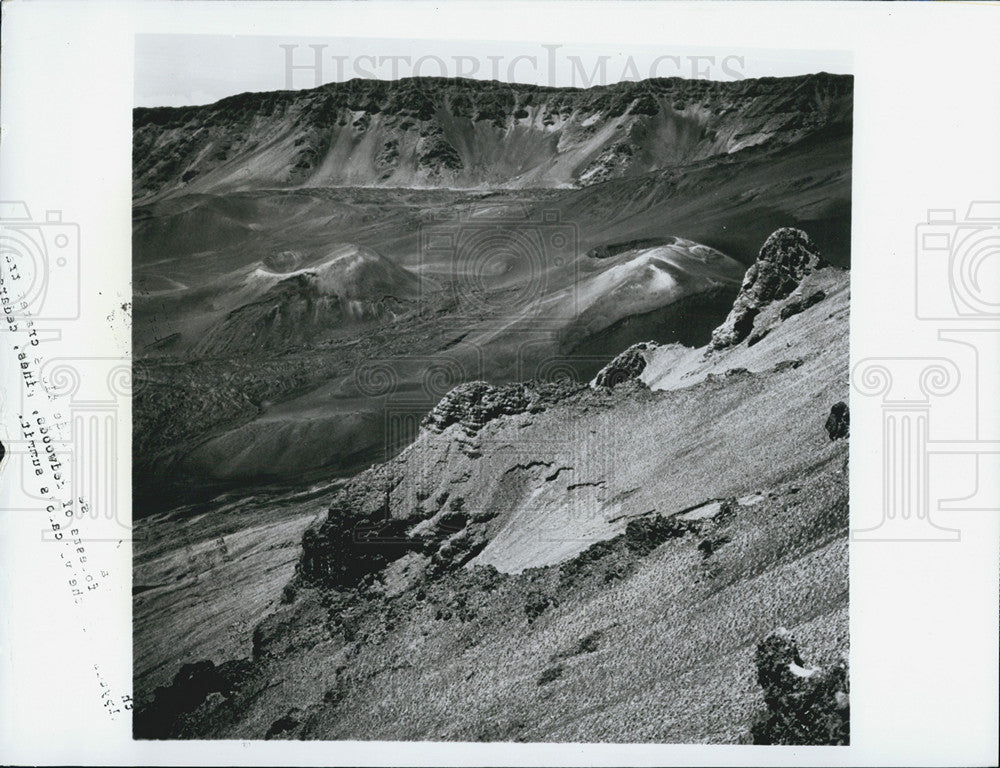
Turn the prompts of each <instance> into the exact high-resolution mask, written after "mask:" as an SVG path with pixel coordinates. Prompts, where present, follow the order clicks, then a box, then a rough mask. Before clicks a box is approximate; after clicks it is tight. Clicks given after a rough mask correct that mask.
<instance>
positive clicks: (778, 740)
mask: <svg viewBox="0 0 1000 768" xmlns="http://www.w3.org/2000/svg"><path fill="white" fill-rule="evenodd" d="M755 662H756V665H757V682H758V684H759V685H760V687H761V688H762V689H763V691H764V703H765V704H766V705H767V713H766V715H763V716H761V717H760V718H759V719H758V720H757V722H756V723H754V725H753V728H752V729H751V735H752V737H753V743H754V744H812V745H842V744H849V743H850V686H849V682H848V674H847V661H846V660H841V661H840V662H838V663H837V664H835V665H833V666H831V667H829V668H828V669H818V668H815V667H806V666H805V663H804V662H803V661H802V657H801V656H800V655H799V647H798V644H797V643H796V641H795V637H794V636H793V635H792V633H791V632H789V631H788V630H787V629H784V628H779V629H777V630H775V631H774V632H772V633H771V634H770V635H769V636H768V637H767V638H766V639H765V640H764V642H762V643H761V644H760V645H758V646H757V654H756V658H755Z"/></svg>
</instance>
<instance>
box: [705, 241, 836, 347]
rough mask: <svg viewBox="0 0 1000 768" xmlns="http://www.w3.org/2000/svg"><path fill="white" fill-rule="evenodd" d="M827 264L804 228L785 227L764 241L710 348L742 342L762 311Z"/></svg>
mask: <svg viewBox="0 0 1000 768" xmlns="http://www.w3.org/2000/svg"><path fill="white" fill-rule="evenodd" d="M824 266H826V262H825V261H824V260H823V258H822V257H821V256H820V254H819V251H818V250H817V248H816V245H815V244H814V243H813V241H812V240H811V239H810V238H809V235H807V234H806V233H805V232H803V231H802V230H801V229H794V228H792V227H782V228H781V229H779V230H777V231H775V232H774V233H773V234H772V235H771V236H770V237H768V238H767V240H766V241H764V245H763V246H762V247H761V249H760V254H759V255H758V256H757V261H755V262H754V263H753V264H751V265H750V268H749V269H748V270H747V272H746V275H745V276H744V278H743V285H742V286H741V287H740V292H739V295H737V297H736V301H735V302H733V308H732V310H731V311H730V313H729V316H728V317H727V318H726V320H725V322H723V324H722V325H720V326H719V327H718V328H716V329H715V331H714V332H713V333H712V341H711V342H710V344H709V348H710V349H713V350H714V349H723V348H724V347H731V346H734V345H736V344H739V343H740V342H741V341H743V340H744V339H745V338H747V337H748V336H749V335H750V333H751V331H752V330H753V324H754V320H755V319H756V317H757V315H759V314H760V312H761V310H762V309H764V307H766V306H767V305H768V304H770V303H772V302H774V301H780V300H781V299H784V298H786V297H787V296H789V295H790V294H791V293H792V291H794V290H795V289H796V288H798V286H799V284H800V283H801V282H802V278H803V277H805V276H806V275H808V274H809V273H811V272H813V271H815V270H817V269H820V268H821V267H824Z"/></svg>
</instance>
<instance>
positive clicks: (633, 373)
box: [594, 341, 658, 389]
mask: <svg viewBox="0 0 1000 768" xmlns="http://www.w3.org/2000/svg"><path fill="white" fill-rule="evenodd" d="M657 346H658V344H657V343H656V342H655V341H641V342H639V343H638V344H633V345H632V346H631V347H629V348H628V349H626V350H625V351H624V352H622V353H620V354H619V355H618V356H617V357H615V359H614V360H612V361H611V362H610V363H608V364H607V365H606V366H604V367H603V368H602V369H601V370H600V371H599V372H598V374H597V377H596V378H595V379H594V385H595V386H598V387H607V388H608V389H612V388H614V387H616V386H618V385H619V384H622V383H624V382H626V381H631V380H632V379H635V378H637V377H638V376H639V374H640V373H642V372H643V371H644V370H645V369H646V364H647V362H648V360H647V359H646V354H645V353H647V352H652V351H653V350H654V349H656V348H657Z"/></svg>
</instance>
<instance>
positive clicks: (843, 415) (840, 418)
mask: <svg viewBox="0 0 1000 768" xmlns="http://www.w3.org/2000/svg"><path fill="white" fill-rule="evenodd" d="M850 430H851V412H850V410H849V409H848V407H847V403H845V402H844V401H840V402H839V403H834V404H833V407H832V408H831V409H830V415H829V416H827V417H826V432H827V434H828V435H830V439H831V440H839V439H841V438H844V437H847V436H848V435H849V434H850Z"/></svg>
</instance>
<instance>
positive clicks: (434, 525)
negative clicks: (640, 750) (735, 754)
mask: <svg viewBox="0 0 1000 768" xmlns="http://www.w3.org/2000/svg"><path fill="white" fill-rule="evenodd" d="M789 244H792V245H795V244H799V245H800V246H802V248H803V249H805V250H804V251H803V250H796V249H795V248H792V247H789ZM663 247H664V246H663V245H657V244H649V243H638V244H636V243H624V244H622V247H621V249H618V248H614V249H609V251H619V252H618V253H617V254H615V253H605V252H602V253H599V254H595V257H594V258H596V257H598V256H601V257H605V258H609V259H611V260H614V259H622V262H621V263H622V264H630V263H633V262H634V263H636V264H638V265H639V266H638V267H637V268H636V269H637V270H638V272H639V273H640V274H645V271H646V270H647V269H652V270H653V277H651V278H650V279H651V280H654V281H663V280H664V277H663V276H662V275H660V274H659V273H658V271H657V270H661V269H665V268H664V266H663V260H664V259H665V258H666V257H665V255H664V252H663V251H662V250H661V249H662V248H663ZM633 251H636V252H638V255H637V254H636V253H632V252H633ZM803 252H808V253H809V254H813V253H815V246H814V245H813V244H812V242H811V241H810V240H809V239H808V238H807V237H806V236H805V235H802V234H799V233H793V232H782V233H776V235H775V236H774V237H773V238H771V239H769V241H768V243H767V244H765V248H764V249H762V251H761V254H760V257H759V260H758V262H755V265H754V267H753V268H752V269H751V271H750V273H748V278H752V279H747V280H744V284H743V287H742V288H741V291H740V294H739V296H738V297H737V298H736V302H735V307H736V309H737V310H740V311H742V310H741V308H746V307H750V306H752V308H753V309H754V310H755V311H754V312H753V317H751V318H750V319H749V320H747V321H745V324H746V325H747V326H748V327H749V333H748V334H746V335H744V336H743V337H742V338H740V339H733V340H732V343H729V344H725V345H716V346H715V348H711V347H709V345H708V344H707V343H706V344H705V345H704V346H700V347H698V348H694V347H689V346H684V345H680V344H674V343H667V344H662V345H661V344H655V343H650V344H643V345H640V346H637V347H635V348H632V349H630V350H626V351H625V352H624V353H623V354H622V355H619V356H617V357H616V358H615V359H614V360H611V361H610V362H609V365H608V366H607V368H606V369H605V370H604V371H602V372H601V373H600V374H599V375H598V376H597V378H596V379H595V381H594V382H592V384H591V385H589V386H588V385H584V384H578V383H573V382H570V381H563V382H561V383H543V382H534V383H532V382H527V383H525V382H514V383H507V384H497V385H492V384H488V383H486V382H468V383H465V384H463V385H461V386H459V387H457V388H455V389H453V390H452V391H451V392H449V393H448V394H447V395H446V396H445V397H444V398H442V400H441V401H440V402H439V403H438V405H437V406H436V407H435V408H433V409H432V410H431V411H430V413H428V414H427V416H426V418H425V419H424V420H423V425H422V429H421V431H420V433H419V435H418V436H417V438H416V440H415V441H414V442H413V443H412V444H411V445H410V446H409V447H407V448H406V449H405V450H403V451H402V452H401V453H400V454H399V455H398V456H396V457H395V458H393V459H391V460H390V461H388V462H385V463H383V464H379V465H376V466H373V467H372V468H370V469H369V470H367V471H365V472H362V473H361V474H359V475H357V476H356V477H354V478H351V479H349V480H346V481H344V482H343V483H341V484H340V485H339V486H338V487H336V488H331V489H329V490H328V491H326V493H327V494H328V495H329V497H330V498H331V499H332V500H331V503H330V506H329V511H328V512H327V513H326V514H325V516H323V517H322V518H321V519H320V520H319V521H317V522H316V523H314V524H312V525H309V527H308V528H306V530H305V533H304V534H303V536H302V539H301V554H300V556H299V559H298V563H297V565H296V568H295V577H294V578H293V579H292V580H291V581H290V582H288V583H287V586H284V585H283V584H281V583H278V582H277V581H276V580H275V579H274V578H272V576H271V575H270V574H271V573H272V571H271V569H272V568H274V567H275V565H274V559H275V558H274V557H270V559H269V557H268V556H267V555H266V553H248V555H247V559H246V564H245V566H244V567H245V571H244V572H243V579H244V580H245V581H246V583H248V584H251V585H254V586H253V591H254V594H256V595H259V597H258V599H257V602H256V603H255V605H254V606H247V607H245V608H243V609H242V610H237V611H235V613H234V607H233V606H231V605H230V604H229V602H227V598H225V595H226V594H228V592H229V590H228V588H227V585H226V583H225V582H226V579H222V578H215V577H214V576H213V572H214V570H215V569H216V567H218V568H220V569H223V570H224V569H226V568H230V569H231V568H232V566H227V565H222V564H220V565H218V566H216V565H214V564H211V563H210V564H209V565H208V566H207V568H206V569H205V570H204V571H202V572H201V575H200V579H201V581H200V583H199V584H195V583H192V582H190V581H189V580H187V579H189V578H190V576H185V571H184V570H183V568H182V567H181V560H182V558H183V556H184V555H183V550H182V549H181V548H176V549H175V550H173V551H171V550H170V548H169V547H163V546H159V545H158V546H157V549H156V550H155V551H152V552H150V554H149V556H148V557H147V558H145V559H144V560H143V562H144V563H145V565H144V569H143V570H142V571H141V574H142V576H141V578H140V579H137V586H139V587H140V588H141V589H142V590H143V591H142V596H143V599H144V600H145V601H156V600H166V599H169V600H170V601H171V604H172V605H174V606H176V609H175V610H174V612H173V614H172V627H173V630H172V631H175V632H178V633H182V634H183V633H184V631H185V629H184V628H185V627H186V626H191V627H195V626H198V625H199V624H200V622H202V621H203V619H204V615H205V609H204V607H203V606H204V603H206V602H207V603H208V604H212V603H213V601H215V600H220V601H222V604H224V605H226V606H227V607H226V614H225V615H227V616H229V617H233V616H234V615H236V614H238V618H239V620H240V622H241V626H242V627H243V629H241V630H240V631H239V633H238V635H239V636H238V638H237V640H236V641H235V642H234V641H233V640H231V639H227V640H226V641H225V642H217V643H212V642H211V641H209V640H206V639H202V640H200V641H199V642H198V643H196V644H195V643H188V644H186V645H185V647H183V648H178V649H176V650H173V651H171V650H170V649H165V648H164V647H163V646H162V644H161V643H159V642H158V639H157V637H156V636H155V633H154V632H153V630H152V628H151V627H149V628H146V629H144V630H141V631H140V632H139V634H138V635H137V638H136V653H137V656H140V657H145V656H146V655H147V654H151V655H155V656H156V657H157V658H156V660H155V663H154V662H153V660H152V659H147V660H146V661H144V668H145V669H148V670H150V671H149V672H148V673H147V674H146V675H144V676H143V678H142V679H141V681H139V682H140V683H141V684H140V685H139V686H137V690H136V697H137V700H138V701H139V702H140V707H139V709H138V710H137V715H136V720H135V728H136V735H137V736H139V737H153V738H162V737H192V736H198V737H207V738H341V739H392V740H406V739H451V740H487V741H490V740H504V741H510V740H518V741H550V740H559V741H661V742H674V743H702V742H741V741H742V742H747V741H750V740H757V741H768V740H781V741H787V742H788V743H802V741H801V740H803V739H804V740H806V741H809V742H811V743H822V742H825V741H830V742H831V743H832V742H842V741H843V740H844V739H845V738H847V736H846V731H845V728H846V717H847V715H846V713H847V690H848V688H847V680H846V667H845V666H843V664H842V657H843V654H844V652H845V651H846V649H847V642H848V639H847V537H846V530H847V504H848V478H847V449H848V445H847V440H846V439H844V437H845V435H846V428H845V429H841V428H840V427H839V426H837V424H839V423H840V421H842V420H843V419H845V418H846V406H844V405H843V403H844V402H845V401H846V400H847V394H848V371H847V366H848V305H849V275H848V273H847V272H846V271H844V270H841V269H838V268H835V267H831V266H828V265H826V264H825V263H824V262H822V261H821V260H819V259H807V260H806V261H805V263H806V264H807V267H806V268H804V269H801V268H799V266H800V265H801V264H802V263H803V262H802V259H801V258H800V257H801V254H802V253H803ZM765 262H766V263H767V264H770V265H772V266H774V265H777V267H780V269H779V270H778V271H779V272H780V273H781V274H790V275H792V274H793V275H795V279H794V284H788V285H785V286H784V288H783V289H782V290H781V291H779V292H766V291H761V290H758V289H756V288H755V287H754V286H755V285H756V277H755V276H759V275H762V274H763V275H768V274H770V272H769V271H768V270H769V269H770V267H766V266H764V263H765ZM610 269H614V267H611V268H610ZM764 279H768V278H766V277H765V278H764ZM730 301H731V306H732V305H733V304H732V299H731V300H730ZM741 327H742V326H741ZM705 341H706V342H707V341H708V339H707V338H706V339H705ZM831 413H832V414H834V415H836V419H834V421H835V422H837V423H836V424H834V428H831V427H830V426H829V425H830V423H831V422H830V418H829V417H830V416H831ZM838 414H839V415H838ZM844 423H845V424H846V422H844ZM267 503H269V504H272V505H274V506H275V509H276V510H277V509H284V510H286V511H285V513H284V517H282V516H280V515H279V516H278V518H279V519H289V520H290V521H295V522H294V524H293V523H292V522H290V523H289V525H288V526H287V527H286V528H285V529H284V532H283V533H282V532H280V531H279V532H276V534H275V538H274V539H273V546H276V547H282V546H285V545H287V544H288V543H290V542H293V541H294V540H295V538H294V537H295V535H296V533H297V531H298V530H301V529H302V527H303V526H305V525H308V522H307V521H306V519H305V518H304V515H305V514H307V511H308V512H311V511H312V510H313V509H314V507H305V508H304V507H302V506H300V505H299V503H298V502H292V501H291V500H288V499H284V500H282V499H274V500H272V501H270V502H267ZM205 511H207V510H205ZM261 513H262V511H255V513H254V514H261ZM168 517H169V516H168ZM183 519H184V516H183V515H180V516H175V517H174V518H173V522H172V521H171V520H169V519H167V518H163V517H156V518H153V519H150V520H149V521H148V522H147V523H145V524H146V525H149V526H153V527H154V529H156V528H158V527H160V526H164V525H183V523H182V520H183ZM188 530H192V529H190V528H189V529H188ZM216 533H217V532H215V531H213V532H212V533H211V534H210V536H211V537H212V538H214V537H215V536H216ZM206 543H207V540H206ZM188 546H189V547H190V546H195V548H196V551H201V549H204V548H206V547H204V546H201V545H197V544H195V545H188ZM199 546H201V548H198V547H199ZM223 559H224V558H223ZM227 572H228V571H227ZM279 572H280V573H284V574H287V573H288V572H289V568H288V566H287V563H283V564H282V570H280V571H279ZM177 573H180V574H181V576H180V578H172V577H173V575H174V574H177ZM221 573H222V570H220V574H221ZM282 586H284V589H283V590H282ZM199 590H200V591H199ZM279 590H280V593H279ZM196 592H197V593H198V594H200V596H201V599H200V600H186V598H187V596H188V595H191V596H193V595H194V594H196ZM147 605H148V604H147ZM185 605H188V606H189V607H185ZM147 610H148V608H147ZM249 626H253V629H252V631H251V629H250V628H249ZM778 627H786V628H788V629H790V630H793V631H794V632H795V638H796V641H793V640H792V639H791V636H790V635H788V633H787V632H785V631H784V630H783V631H781V632H778V633H776V634H774V635H772V634H771V633H772V631H773V630H775V629H776V628H778ZM227 638H228V635H227ZM765 638H767V640H766V642H765ZM241 642H242V652H236V653H234V648H236V647H238V646H240V644H241ZM214 648H218V650H214ZM800 651H801V654H802V655H801V656H800ZM802 656H804V657H806V658H808V659H809V660H810V661H811V662H813V663H816V664H819V665H821V666H822V667H824V669H829V670H830V671H829V673H826V672H824V673H819V674H817V671H814V670H812V669H811V668H806V667H805V666H804V664H805V662H804V661H803V659H802ZM182 664H183V665H184V666H182ZM800 673H801V674H800ZM789 675H790V676H791V682H789V680H788V679H786V678H788V676H789ZM797 675H799V676H804V677H807V678H815V681H816V682H815V684H814V685H813V688H811V689H810V695H815V696H819V695H822V696H824V697H826V698H824V699H823V701H822V702H818V705H819V704H822V707H819V708H820V709H821V710H822V711H817V712H814V711H813V708H812V707H811V706H810V707H800V708H799V709H798V710H796V711H795V714H794V718H796V719H795V722H791V721H789V720H788V715H787V708H788V707H789V706H791V705H790V704H789V703H788V702H789V701H790V697H792V698H794V696H795V695H796V689H795V685H797V683H795V679H797V678H796V676H797ZM154 686H158V687H155V688H154ZM760 686H763V689H762V688H761V687H760ZM817 701H818V700H817ZM827 702H830V703H829V704H827ZM765 703H766V706H765ZM818 705H817V706H818ZM781 707H785V708H786V709H785V710H781ZM768 708H769V709H768ZM799 726H801V727H799ZM796 740H798V741H796Z"/></svg>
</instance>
